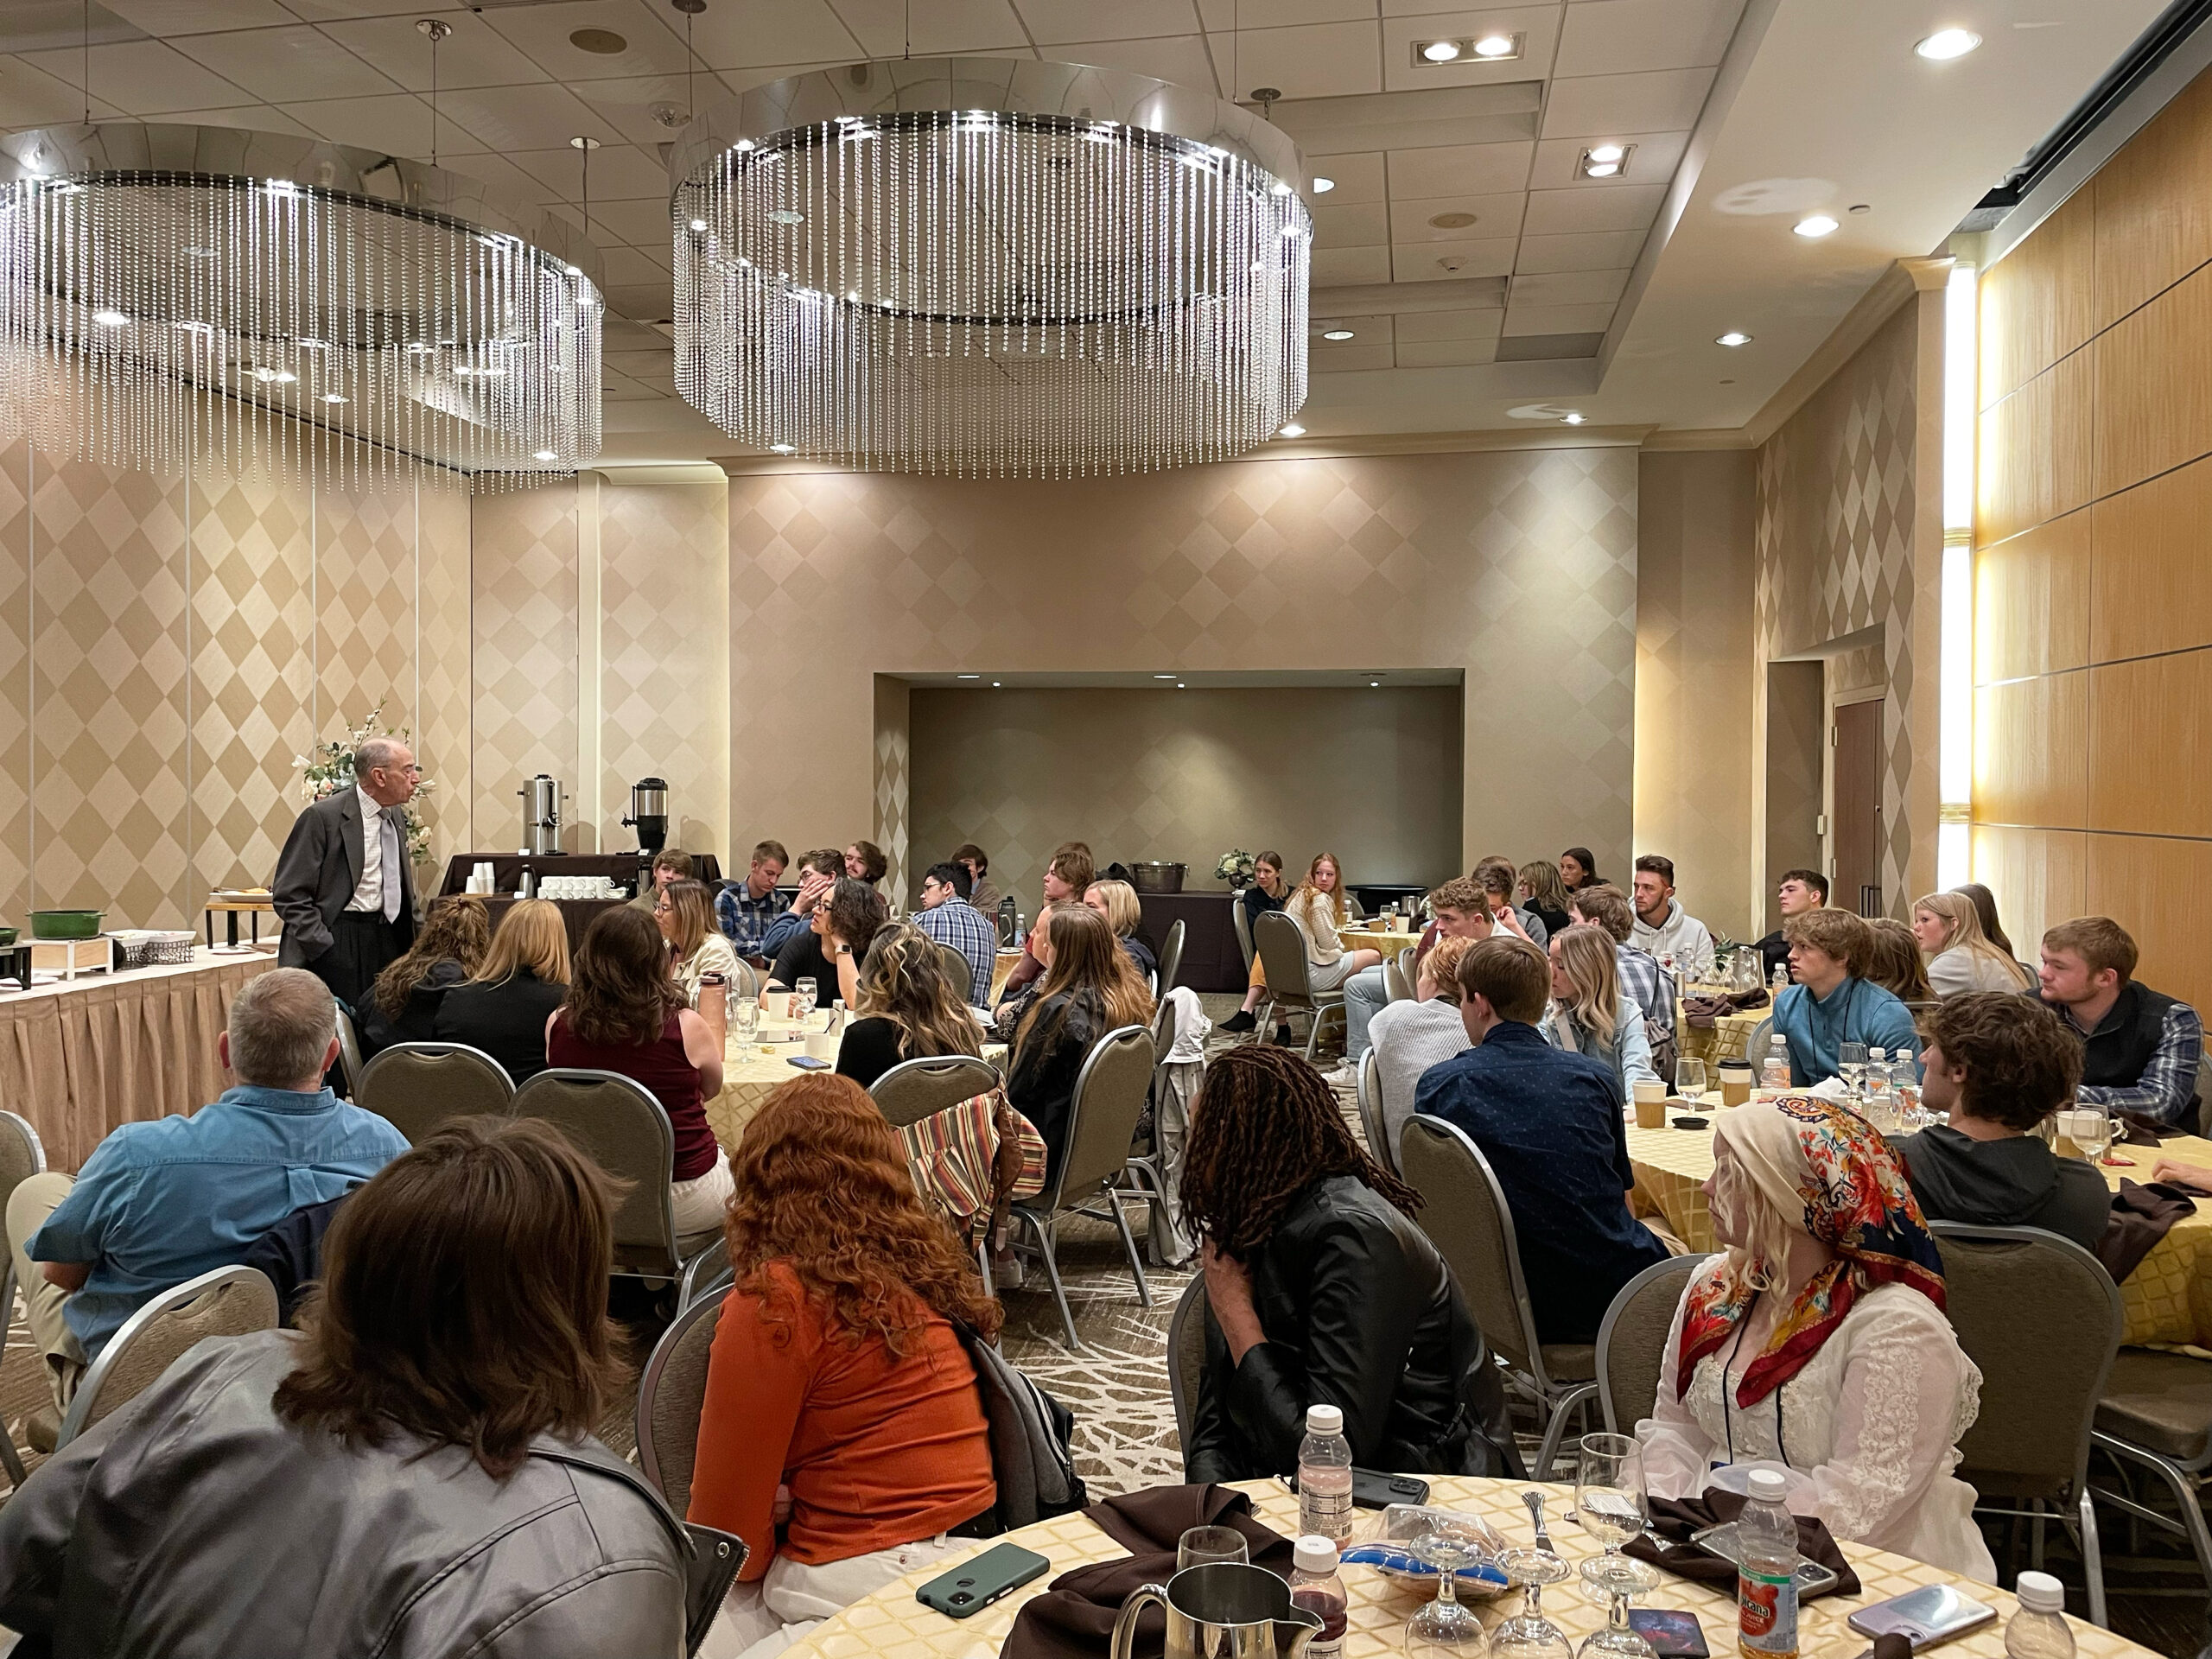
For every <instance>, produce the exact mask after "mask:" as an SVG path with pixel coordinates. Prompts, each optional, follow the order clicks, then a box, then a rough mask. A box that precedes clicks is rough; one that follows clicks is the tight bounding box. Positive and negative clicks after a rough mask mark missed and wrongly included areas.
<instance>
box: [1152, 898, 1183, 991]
mask: <svg viewBox="0 0 2212 1659" xmlns="http://www.w3.org/2000/svg"><path fill="white" fill-rule="evenodd" d="M1182 968H1183V918H1181V917H1180V916H1178V917H1177V918H1175V919H1174V920H1173V922H1170V923H1169V924H1168V925H1167V937H1166V938H1163V939H1162V940H1160V990H1159V993H1158V995H1161V996H1165V995H1167V993H1168V992H1170V991H1172V990H1173V989H1174V988H1175V976H1176V975H1177V974H1178V973H1179V972H1181V971H1182Z"/></svg>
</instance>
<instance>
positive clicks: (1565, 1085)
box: [1414, 936, 1667, 1343]
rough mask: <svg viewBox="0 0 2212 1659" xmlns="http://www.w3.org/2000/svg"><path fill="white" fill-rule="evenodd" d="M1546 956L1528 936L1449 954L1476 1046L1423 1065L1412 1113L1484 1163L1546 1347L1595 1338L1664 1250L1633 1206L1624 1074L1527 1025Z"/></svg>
mask: <svg viewBox="0 0 2212 1659" xmlns="http://www.w3.org/2000/svg"><path fill="white" fill-rule="evenodd" d="M1551 988H1552V969H1551V961H1550V959H1549V958H1548V957H1546V956H1545V955H1544V953H1543V952H1542V951H1541V950H1538V949H1537V948H1536V947H1535V945H1533V944H1529V941H1528V940H1526V939H1522V938H1510V937H1502V936H1493V937H1491V938H1487V939H1478V940H1476V941H1475V942H1474V943H1473V944H1471V945H1469V946H1468V947H1467V950H1466V954H1465V956H1463V957H1460V958H1459V1018H1460V1020H1461V1022H1462V1023H1463V1024H1464V1025H1465V1027H1466V1031H1467V1035H1468V1037H1469V1039H1471V1040H1472V1041H1473V1043H1474V1045H1475V1046H1474V1047H1472V1048H1471V1049H1469V1050H1468V1051H1467V1052H1465V1053H1464V1054H1461V1055H1459V1056H1458V1057H1456V1058H1452V1059H1449V1060H1446V1061H1445V1062H1444V1063H1443V1064H1442V1065H1435V1066H1432V1067H1430V1068H1429V1070H1428V1072H1427V1075H1426V1076H1424V1077H1422V1078H1421V1084H1420V1086H1419V1087H1418V1088H1417V1089H1416V1090H1415V1091H1414V1110H1415V1111H1417V1112H1420V1113H1421V1114H1423V1115H1424V1116H1429V1117H1438V1118H1442V1119H1443V1120H1444V1121H1445V1122H1447V1123H1450V1124H1452V1125H1453V1126H1454V1127H1455V1128H1459V1129H1460V1130H1462V1131H1463V1132H1464V1133H1465V1135H1466V1136H1467V1138H1468V1139H1469V1140H1470V1141H1473V1142H1474V1143H1475V1145H1476V1147H1478V1149H1480V1151H1481V1153H1482V1154H1483V1156H1484V1158H1486V1159H1488V1160H1490V1166H1491V1171H1492V1173H1495V1174H1496V1175H1497V1182H1498V1185H1499V1186H1500V1187H1501V1188H1503V1191H1504V1193H1505V1203H1506V1207H1507V1208H1508V1209H1510V1211H1512V1212H1513V1230H1514V1234H1515V1236H1516V1239H1517V1240H1518V1241H1519V1244H1520V1250H1521V1273H1522V1277H1523V1279H1524V1280H1526V1281H1527V1283H1528V1287H1529V1306H1531V1307H1532V1308H1533V1309H1534V1310H1535V1315H1536V1334H1537V1336H1538V1337H1539V1338H1541V1340H1542V1341H1544V1342H1547V1343H1580V1342H1594V1341H1596V1340H1597V1338H1598V1326H1599V1323H1600V1322H1601V1321H1602V1320H1603V1319H1605V1309H1606V1308H1607V1307H1608V1306H1611V1303H1612V1300H1613V1297H1614V1295H1615V1294H1617V1293H1618V1291H1619V1290H1620V1287H1622V1286H1623V1285H1625V1284H1626V1283H1627V1282H1628V1281H1630V1280H1631V1279H1633V1278H1635V1277H1636V1275H1637V1274H1639V1273H1641V1272H1643V1269H1644V1268H1648V1267H1649V1266H1650V1265H1651V1264H1652V1263H1653V1262H1660V1261H1663V1260H1664V1259H1665V1258H1666V1255H1667V1247H1666V1246H1665V1245H1663V1244H1662V1243H1660V1242H1659V1240H1658V1238H1657V1236H1656V1235H1654V1234H1653V1233H1652V1231H1651V1230H1650V1229H1649V1228H1647V1227H1645V1226H1644V1225H1643V1224H1642V1223H1641V1222H1639V1221H1637V1219H1636V1218H1635V1217H1633V1216H1631V1215H1630V1213H1629V1208H1628V1194H1629V1189H1630V1187H1632V1186H1634V1185H1636V1172H1635V1170H1634V1169H1633V1168H1632V1167H1631V1166H1630V1163H1629V1157H1628V1129H1627V1117H1626V1113H1625V1111H1624V1101H1623V1096H1622V1093H1621V1080H1620V1074H1619V1073H1618V1072H1617V1071H1614V1070H1613V1069H1612V1068H1611V1066H1608V1065H1605V1064H1604V1063H1603V1062H1602V1061H1599V1060H1596V1059H1593V1058H1591V1057H1590V1056H1589V1055H1587V1054H1573V1053H1569V1052H1567V1051H1566V1050H1565V1049H1559V1048H1554V1047H1553V1046H1551V1045H1550V1044H1549V1043H1548V1042H1546V1041H1545V1040H1544V1036H1543V1033H1541V1032H1540V1031H1538V1030H1537V1029H1536V1021H1538V1020H1541V1019H1542V1018H1543V1016H1544V1009H1545V1007H1546V1006H1547V1004H1548V1002H1549V1001H1550V1000H1551Z"/></svg>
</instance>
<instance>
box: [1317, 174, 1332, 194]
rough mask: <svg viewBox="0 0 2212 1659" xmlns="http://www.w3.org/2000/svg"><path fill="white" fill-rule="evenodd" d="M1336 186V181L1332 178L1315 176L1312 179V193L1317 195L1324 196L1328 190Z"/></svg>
mask: <svg viewBox="0 0 2212 1659" xmlns="http://www.w3.org/2000/svg"><path fill="white" fill-rule="evenodd" d="M1335 188H1337V181H1335V180H1334V179H1324V178H1320V177H1318V176H1317V177H1316V178H1315V179H1314V181H1313V194H1315V195H1317V196H1325V195H1327V194H1329V192H1330V191H1332V190H1333V189H1335Z"/></svg>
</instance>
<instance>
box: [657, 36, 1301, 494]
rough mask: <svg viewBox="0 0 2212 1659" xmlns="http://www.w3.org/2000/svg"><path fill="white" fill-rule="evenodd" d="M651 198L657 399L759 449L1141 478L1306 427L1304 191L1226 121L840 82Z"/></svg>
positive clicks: (1292, 172)
mask: <svg viewBox="0 0 2212 1659" xmlns="http://www.w3.org/2000/svg"><path fill="white" fill-rule="evenodd" d="M669 171H670V178H671V184H672V187H673V197H672V212H673V215H674V226H673V228H674V233H675V242H676V384H677V388H678V390H680V391H682V392H683V396H684V397H685V399H686V400H687V401H689V402H690V404H692V405H693V407H695V408H696V409H698V410H700V411H701V412H702V413H703V414H705V415H706V416H709V418H710V419H711V420H713V421H714V423H715V424H716V425H717V426H719V427H721V429H722V430H723V431H725V432H727V433H728V434H729V435H732V436H733V437H736V438H739V439H741V440H743V441H745V442H749V443H753V444H756V445H759V446H760V447H761V448H766V449H770V450H772V451H774V452H775V453H778V454H799V455H804V456H808V457H810V458H814V459H817V460H821V461H831V462H836V463H838V464H841V465H843V466H847V467H857V468H863V469H868V470H873V471H882V472H902V473H924V474H949V475H952V476H957V477H969V478H1067V477H1080V476H1096V475H1104V474H1122V473H1141V472H1152V471H1157V470H1160V469H1161V468H1165V467H1181V466H1186V465H1189V464H1191V463H1192V462H1197V461H1219V460H1223V459H1225V458H1227V457H1229V456H1231V455H1235V454H1239V453H1241V452H1243V451H1244V450H1247V449H1249V448H1253V447H1254V446H1255V445H1257V444H1260V443H1262V442H1266V441H1267V440H1268V438H1269V437H1271V436H1273V435H1274V433H1275V430H1276V429H1278V428H1279V427H1281V425H1282V424H1283V423H1284V422H1286V421H1287V420H1288V419H1289V418H1290V417H1291V416H1292V415H1294V413H1296V411H1297V410H1298V407H1299V405H1300V404H1301V403H1303V402H1304V401H1305V397H1306V283H1307V275H1308V268H1309V265H1310V264H1311V252H1312V244H1313V221H1312V219H1311V216H1310V215H1309V214H1308V213H1307V211H1306V202H1305V200H1304V199H1303V194H1302V193H1303V192H1304V190H1305V189H1306V183H1307V180H1306V168H1305V162H1304V159H1303V157H1302V156H1300V153H1299V150H1298V148H1297V146H1296V145H1295V144H1294V143H1292V142H1291V141H1290V139H1289V138H1288V137H1286V136H1285V135H1284V134H1283V133H1281V131H1279V130H1277V129H1275V128H1274V127H1273V126H1271V125H1270V124H1268V123H1267V122H1266V121H1264V120H1262V119H1261V118H1259V117H1257V116H1255V115H1254V114H1252V113H1251V112H1250V111H1246V110H1243V109H1240V108H1238V107H1237V106H1236V105H1232V104H1225V103H1223V102H1221V101H1220V100H1218V99H1214V98H1212V97H1210V96H1208V95H1205V94H1204V93H1199V92H1192V91H1191V90H1189V89H1187V88H1185V87H1180V86H1173V85H1171V84H1169V83H1167V82H1166V81H1159V80H1153V79H1147V78H1146V77H1143V76H1140V75H1130V74H1122V73H1117V72H1114V71H1109V70H1103V69H1092V68H1084V67H1077V66H1074V65H1069V64H1058V63H1038V62H1033V61H1027V60H1012V59H938V60H920V59H916V60H899V61H893V62H883V63H862V64H854V65H851V66H849V67H844V68H839V69H831V70H823V71H818V72H817V73H810V74H805V75H801V76H798V77H797V78H795V79H790V80H785V81H779V82H777V83H775V84H774V85H772V86H762V87H759V88H756V89H754V90H753V91H752V92H747V93H745V94H743V95H742V96H741V97H739V98H736V99H730V100H728V101H726V102H724V103H723V104H721V105H719V106H717V107H715V108H714V109H712V110H709V111H706V112H704V113H702V115H701V116H700V117H699V118H697V119H696V120H695V121H694V122H693V123H692V124H691V125H690V127H689V128H687V129H686V130H685V135H684V137H683V140H682V141H680V142H679V143H678V144H677V147H676V149H675V151H674V153H673V154H672V155H671V157H670V161H669Z"/></svg>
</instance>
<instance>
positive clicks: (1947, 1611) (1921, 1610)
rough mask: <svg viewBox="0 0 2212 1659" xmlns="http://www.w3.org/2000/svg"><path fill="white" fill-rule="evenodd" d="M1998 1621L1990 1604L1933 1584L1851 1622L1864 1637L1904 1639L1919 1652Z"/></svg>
mask: <svg viewBox="0 0 2212 1659" xmlns="http://www.w3.org/2000/svg"><path fill="white" fill-rule="evenodd" d="M1996 1617H1997V1610H1996V1609H1995V1608H1994V1607H1992V1606H1990V1605H1988V1604H1987V1603H1986V1602H1980V1601H1976V1600H1975V1599H1974V1598H1973V1597H1971V1596H1962V1595H1961V1594H1960V1593H1959V1592H1957V1591H1956V1590H1954V1589H1953V1588H1952V1587H1951V1586H1949V1585H1948V1584H1931V1585H1927V1586H1923V1587H1922V1588H1921V1589H1918V1590H1908V1591H1907V1592H1905V1593H1904V1594H1903V1595H1901V1596H1891V1598H1890V1599H1888V1600H1887V1601H1878V1602H1876V1603H1875V1604H1874V1605H1872V1607H1861V1608H1860V1609H1859V1611H1857V1612H1855V1613H1853V1614H1852V1616H1851V1618H1850V1620H1849V1621H1848V1622H1849V1624H1850V1625H1851V1628H1852V1629H1853V1630H1856V1631H1858V1632H1859V1635H1861V1636H1901V1637H1904V1638H1905V1640H1907V1641H1908V1642H1910V1643H1912V1645H1913V1649H1914V1650H1915V1651H1916V1652H1917V1651H1918V1650H1919V1649H1922V1648H1932V1647H1934V1646H1935V1645H1936V1643H1938V1642H1948V1641H1949V1640H1950V1639H1951V1638H1952V1637H1955V1636H1958V1635H1961V1634H1963V1633H1964V1632H1966V1631H1967V1630H1976V1629H1979V1628H1980V1626H1982V1625H1984V1624H1988V1623H1989V1622H1990V1620H1992V1619H1993V1618H1996Z"/></svg>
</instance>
